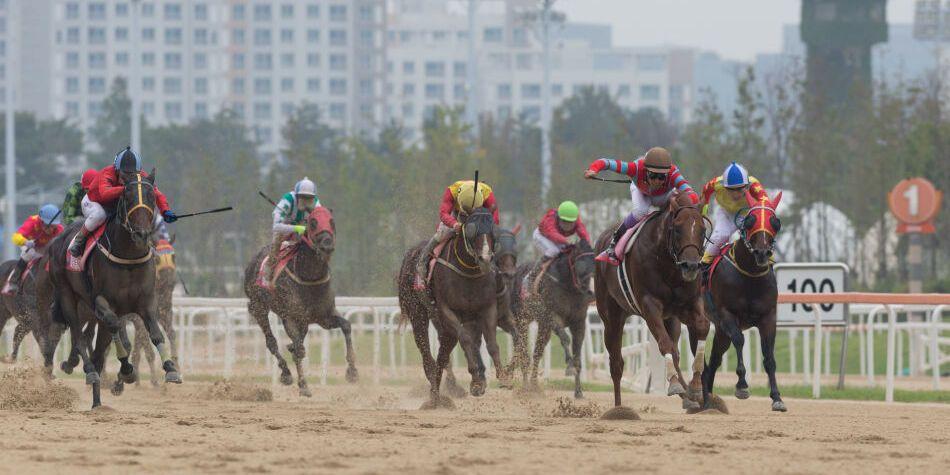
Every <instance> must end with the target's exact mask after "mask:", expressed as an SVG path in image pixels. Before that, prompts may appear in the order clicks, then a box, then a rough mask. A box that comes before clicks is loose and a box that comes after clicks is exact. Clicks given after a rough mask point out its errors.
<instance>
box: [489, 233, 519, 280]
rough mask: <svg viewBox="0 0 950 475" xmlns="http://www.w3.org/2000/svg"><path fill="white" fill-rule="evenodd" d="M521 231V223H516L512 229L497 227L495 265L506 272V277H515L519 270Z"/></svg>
mask: <svg viewBox="0 0 950 475" xmlns="http://www.w3.org/2000/svg"><path fill="white" fill-rule="evenodd" d="M519 232H521V224H520V223H519V224H517V225H515V227H514V228H512V229H511V230H510V231H509V230H507V229H502V228H496V229H495V235H494V238H495V258H494V263H495V267H497V268H498V270H499V271H500V272H501V273H502V274H504V276H505V277H514V276H515V274H516V273H517V272H518V239H517V236H518V233H519Z"/></svg>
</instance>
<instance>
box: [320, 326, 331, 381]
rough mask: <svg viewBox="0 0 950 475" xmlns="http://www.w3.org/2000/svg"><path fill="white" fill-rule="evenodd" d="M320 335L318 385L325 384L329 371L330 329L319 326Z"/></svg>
mask: <svg viewBox="0 0 950 475" xmlns="http://www.w3.org/2000/svg"><path fill="white" fill-rule="evenodd" d="M320 336H321V341H320V386H326V385H327V373H329V371H330V330H327V329H323V328H321V329H320Z"/></svg>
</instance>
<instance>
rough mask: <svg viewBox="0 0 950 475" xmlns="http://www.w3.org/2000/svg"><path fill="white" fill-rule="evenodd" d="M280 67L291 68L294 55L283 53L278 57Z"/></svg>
mask: <svg viewBox="0 0 950 475" xmlns="http://www.w3.org/2000/svg"><path fill="white" fill-rule="evenodd" d="M280 67H282V68H292V67H294V54H293V53H283V54H281V55H280Z"/></svg>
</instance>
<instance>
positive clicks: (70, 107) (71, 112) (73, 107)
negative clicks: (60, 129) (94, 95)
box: [66, 101, 79, 117]
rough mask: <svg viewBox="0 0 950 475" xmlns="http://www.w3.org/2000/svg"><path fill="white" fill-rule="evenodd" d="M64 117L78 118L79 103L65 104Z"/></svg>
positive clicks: (70, 102)
mask: <svg viewBox="0 0 950 475" xmlns="http://www.w3.org/2000/svg"><path fill="white" fill-rule="evenodd" d="M66 116H67V117H78V116H79V103H78V102H74V101H69V102H67V103H66Z"/></svg>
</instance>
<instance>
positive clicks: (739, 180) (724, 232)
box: [702, 162, 769, 266]
mask: <svg viewBox="0 0 950 475" xmlns="http://www.w3.org/2000/svg"><path fill="white" fill-rule="evenodd" d="M747 191H748V192H749V194H750V195H752V198H753V199H754V200H755V201H761V200H763V199H765V200H768V198H769V195H768V194H767V193H766V192H765V188H763V187H762V184H761V183H759V180H757V179H756V178H755V177H754V176H751V175H749V172H748V171H746V169H745V167H743V166H742V165H740V164H738V163H736V162H732V163H730V164H729V166H727V167H726V170H725V171H723V172H722V176H717V177H716V178H713V179H712V180H709V182H708V183H706V185H705V186H703V197H702V201H703V216H706V215H708V214H709V202H710V200H711V199H712V197H713V196H715V197H716V204H717V205H719V206H718V207H717V208H716V211H715V213H714V215H713V219H712V221H713V231H712V234H711V235H710V236H709V243H707V244H706V253H705V254H703V264H706V265H707V266H708V265H709V264H711V263H712V261H713V259H715V258H716V256H718V255H719V251H720V249H721V248H722V246H723V245H724V244H726V242H728V241H729V237H730V236H732V234H733V233H735V232H736V231H737V230H738V229H739V226H738V224H737V223H736V220H737V219H738V213H739V211H740V210H742V209H743V208H747V207H748V206H749V205H748V201H746V198H745V194H746V192H747Z"/></svg>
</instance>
